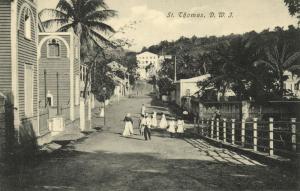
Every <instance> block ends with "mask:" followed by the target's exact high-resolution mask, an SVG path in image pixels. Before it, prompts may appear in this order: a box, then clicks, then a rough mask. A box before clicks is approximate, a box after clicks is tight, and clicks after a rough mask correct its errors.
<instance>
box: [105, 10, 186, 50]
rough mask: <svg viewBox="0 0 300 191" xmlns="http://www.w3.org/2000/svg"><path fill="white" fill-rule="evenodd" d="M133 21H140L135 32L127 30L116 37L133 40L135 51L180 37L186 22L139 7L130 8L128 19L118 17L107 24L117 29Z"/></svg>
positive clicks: (157, 11) (160, 12)
mask: <svg viewBox="0 0 300 191" xmlns="http://www.w3.org/2000/svg"><path fill="white" fill-rule="evenodd" d="M133 21H140V23H138V24H137V25H136V26H135V28H136V29H135V30H128V31H126V33H125V34H117V35H116V37H127V38H129V39H134V40H135V44H136V45H135V46H133V47H132V49H135V50H140V49H141V48H142V47H143V46H150V45H152V44H154V43H158V42H160V41H161V40H163V39H169V40H171V39H174V38H177V37H180V36H181V35H182V34H183V32H184V31H182V26H183V25H186V23H187V22H188V21H184V20H183V19H179V18H174V19H169V18H167V17H166V13H164V12H162V11H159V10H156V9H151V8H149V7H148V6H147V5H139V6H133V7H131V8H130V14H129V16H128V17H126V18H120V17H118V18H115V19H112V20H111V21H109V23H110V24H111V25H112V26H114V27H115V28H118V27H122V26H123V25H124V24H126V23H130V22H133Z"/></svg>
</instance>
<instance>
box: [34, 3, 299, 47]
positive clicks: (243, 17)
mask: <svg viewBox="0 0 300 191" xmlns="http://www.w3.org/2000/svg"><path fill="white" fill-rule="evenodd" d="M37 2H38V10H39V11H40V10H42V9H44V8H55V6H56V4H57V2H58V0H51V1H50V0H38V1H37ZM105 2H106V3H107V5H108V6H109V7H110V9H114V10H116V11H118V16H117V17H115V18H112V19H110V20H108V21H106V23H107V24H110V25H111V26H112V27H113V28H114V29H115V30H116V31H118V30H119V29H120V28H121V27H123V26H125V25H128V24H130V23H133V22H137V23H136V24H134V28H127V29H126V30H125V33H117V34H115V36H114V38H125V39H129V40H133V43H132V46H131V47H129V48H128V49H130V50H133V51H140V50H141V49H142V47H144V46H145V47H148V46H151V45H154V44H158V43H159V42H160V41H163V40H169V41H172V40H177V39H178V38H180V37H181V36H185V37H192V36H194V35H195V36H197V37H203V36H211V35H216V36H222V35H228V34H231V33H235V34H242V33H245V32H248V31H252V30H255V31H257V32H260V31H262V30H264V29H268V28H269V29H270V30H273V29H274V27H275V26H280V27H285V28H287V26H289V25H295V26H296V25H297V19H296V18H294V17H291V16H290V15H289V12H288V9H287V7H286V6H285V5H284V2H283V0H251V1H249V0H126V1H125V0H106V1H105ZM220 12H224V13H225V16H224V17H222V18H220V17H219V13H220ZM184 13H186V14H198V15H199V16H200V15H202V17H197V18H195V17H193V18H192V17H183V16H184ZM211 13H214V15H215V17H210V16H211ZM171 14H173V17H168V15H171ZM204 16H205V18H204Z"/></svg>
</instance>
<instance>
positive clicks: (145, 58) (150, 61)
mask: <svg viewBox="0 0 300 191" xmlns="http://www.w3.org/2000/svg"><path fill="white" fill-rule="evenodd" d="M136 60H137V64H138V69H137V73H138V75H139V78H140V79H149V78H150V77H151V76H152V75H155V74H156V72H157V71H158V70H159V65H160V62H159V57H158V55H156V54H153V53H151V52H143V53H141V54H138V55H136Z"/></svg>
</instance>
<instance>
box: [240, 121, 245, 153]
mask: <svg viewBox="0 0 300 191" xmlns="http://www.w3.org/2000/svg"><path fill="white" fill-rule="evenodd" d="M245 129H246V120H245V119H242V126H241V143H242V146H243V147H244V146H245Z"/></svg>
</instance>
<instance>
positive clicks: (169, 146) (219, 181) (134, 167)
mask: <svg viewBox="0 0 300 191" xmlns="http://www.w3.org/2000/svg"><path fill="white" fill-rule="evenodd" d="M143 93H145V92H143ZM143 103H144V104H146V106H147V111H148V112H152V111H154V110H155V111H157V112H165V113H168V109H167V108H166V107H162V106H161V105H159V103H158V102H155V101H152V98H151V97H150V96H147V95H143V96H139V97H135V98H129V99H127V98H126V99H124V100H122V101H120V103H119V104H117V103H115V104H114V105H112V106H110V107H109V108H108V109H107V126H106V127H105V128H104V129H102V131H99V132H94V133H92V134H90V135H89V136H88V137H87V138H85V139H82V140H80V141H78V142H76V143H71V144H69V145H67V146H66V147H64V148H63V149H61V150H59V151H56V152H54V153H52V154H50V155H47V156H45V157H42V158H41V159H39V161H35V162H33V164H32V165H31V166H27V167H24V168H22V169H20V170H18V171H17V172H16V173H11V174H10V175H7V176H5V177H4V178H5V181H2V182H3V185H1V189H0V190H1V191H4V190H13V191H16V190H30V191H31V190H39V191H40V190H82V191H83V190H94V191H99V190H108V191H109V190H128V191H132V190H143V191H146V190H170V191H171V190H172V191H173V190H242V189H247V190H257V189H259V190H262V189H268V190H272V189H274V188H276V189H292V190H295V189H296V183H295V182H296V177H295V175H294V176H293V175H292V174H291V173H289V172H286V171H281V170H280V169H279V168H278V167H271V166H266V165H263V164H261V163H259V162H257V161H255V160H252V159H250V158H248V157H246V156H243V155H239V154H237V153H235V152H232V151H229V150H227V149H222V148H216V147H213V146H210V145H209V144H208V143H206V142H205V141H203V140H201V139H197V138H188V137H186V138H183V139H176V138H173V139H171V138H169V135H168V134H167V133H164V132H157V131H152V132H153V137H152V140H151V141H145V140H144V139H143V137H141V136H140V135H138V131H137V129H135V131H136V132H135V133H136V135H134V136H132V137H128V138H125V137H122V136H121V133H122V130H123V121H122V120H123V118H124V115H125V114H126V112H131V113H132V116H133V118H134V123H135V127H136V126H137V120H138V117H139V113H140V107H141V105H142V104H143ZM159 118H160V117H159ZM101 123H102V121H101V120H100V119H97V118H95V119H94V126H97V125H99V124H101Z"/></svg>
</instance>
